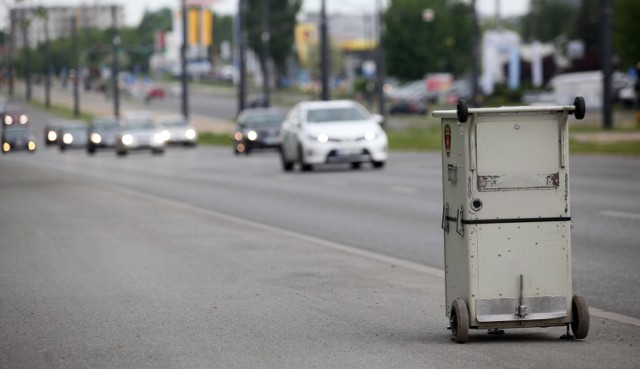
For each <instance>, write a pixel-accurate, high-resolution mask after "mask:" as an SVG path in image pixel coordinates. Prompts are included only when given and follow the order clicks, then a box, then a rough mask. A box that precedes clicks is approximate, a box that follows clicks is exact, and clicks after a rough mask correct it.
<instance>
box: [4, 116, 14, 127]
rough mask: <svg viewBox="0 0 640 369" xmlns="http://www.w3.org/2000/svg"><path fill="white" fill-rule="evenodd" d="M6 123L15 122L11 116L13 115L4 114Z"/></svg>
mask: <svg viewBox="0 0 640 369" xmlns="http://www.w3.org/2000/svg"><path fill="white" fill-rule="evenodd" d="M4 124H6V125H11V124H13V118H11V116H9V115H5V116H4Z"/></svg>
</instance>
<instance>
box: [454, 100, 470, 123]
mask: <svg viewBox="0 0 640 369" xmlns="http://www.w3.org/2000/svg"><path fill="white" fill-rule="evenodd" d="M456 115H457V116H458V122H460V123H466V122H467V119H468V118H469V107H468V106H467V101H466V100H463V99H460V100H458V105H457V106H456Z"/></svg>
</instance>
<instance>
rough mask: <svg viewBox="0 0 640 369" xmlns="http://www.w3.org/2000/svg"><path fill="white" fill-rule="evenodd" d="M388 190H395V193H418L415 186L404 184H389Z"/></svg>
mask: <svg viewBox="0 0 640 369" xmlns="http://www.w3.org/2000/svg"><path fill="white" fill-rule="evenodd" d="M389 191H391V192H395V193H403V194H407V195H413V194H415V193H418V190H417V189H416V188H414V187H404V186H391V187H389Z"/></svg>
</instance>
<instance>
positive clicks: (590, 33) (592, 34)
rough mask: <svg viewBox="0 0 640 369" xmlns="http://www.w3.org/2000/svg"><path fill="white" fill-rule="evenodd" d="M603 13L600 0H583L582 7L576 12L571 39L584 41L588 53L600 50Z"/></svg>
mask: <svg viewBox="0 0 640 369" xmlns="http://www.w3.org/2000/svg"><path fill="white" fill-rule="evenodd" d="M601 13H602V12H601V9H600V0H581V2H580V8H579V10H578V12H577V13H575V18H574V21H573V29H572V32H571V33H570V36H571V39H575V40H582V41H584V46H585V51H586V53H587V54H593V53H599V52H600V44H601V36H600V25H601V23H600V18H601Z"/></svg>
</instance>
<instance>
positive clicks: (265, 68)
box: [261, 0, 271, 107]
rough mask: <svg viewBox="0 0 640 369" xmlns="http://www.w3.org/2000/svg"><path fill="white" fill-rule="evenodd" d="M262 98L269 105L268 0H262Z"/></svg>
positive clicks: (269, 37)
mask: <svg viewBox="0 0 640 369" xmlns="http://www.w3.org/2000/svg"><path fill="white" fill-rule="evenodd" d="M261 18H262V35H261V38H262V79H263V81H262V95H263V96H262V98H263V99H264V101H263V102H264V106H265V107H269V106H270V105H271V101H270V100H271V96H270V90H269V80H270V76H269V59H270V53H269V41H270V40H271V33H270V32H269V0H262V16H261Z"/></svg>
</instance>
